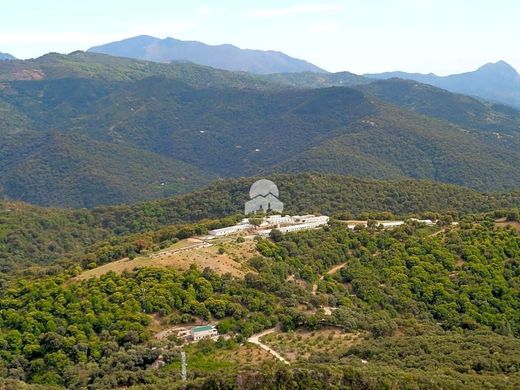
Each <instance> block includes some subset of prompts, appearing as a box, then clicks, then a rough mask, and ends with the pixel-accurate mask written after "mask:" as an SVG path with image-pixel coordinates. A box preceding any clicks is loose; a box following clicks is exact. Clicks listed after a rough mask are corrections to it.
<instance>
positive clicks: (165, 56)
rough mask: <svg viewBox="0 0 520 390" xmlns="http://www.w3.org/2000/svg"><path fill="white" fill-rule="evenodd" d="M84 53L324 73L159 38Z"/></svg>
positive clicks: (266, 56) (251, 53)
mask: <svg viewBox="0 0 520 390" xmlns="http://www.w3.org/2000/svg"><path fill="white" fill-rule="evenodd" d="M88 51H89V52H92V53H103V54H109V55H112V56H118V57H128V58H134V59H140V60H147V61H155V62H165V63H169V62H173V61H187V62H193V63H195V64H199V65H206V66H211V67H213V68H219V69H226V70H233V71H243V72H251V73H258V74H268V73H282V72H320V73H323V72H324V70H323V69H320V68H318V67H317V66H315V65H313V64H311V63H309V62H307V61H304V60H299V59H296V58H292V57H289V56H288V55H286V54H284V53H281V52H277V51H263V50H250V49H240V48H238V47H236V46H233V45H227V44H226V45H217V46H211V45H206V44H205V43H202V42H197V41H181V40H178V39H174V38H165V39H159V38H154V37H151V36H146V35H141V36H137V37H133V38H128V39H124V40H122V41H117V42H112V43H108V44H105V45H101V46H96V47H92V48H90V49H88Z"/></svg>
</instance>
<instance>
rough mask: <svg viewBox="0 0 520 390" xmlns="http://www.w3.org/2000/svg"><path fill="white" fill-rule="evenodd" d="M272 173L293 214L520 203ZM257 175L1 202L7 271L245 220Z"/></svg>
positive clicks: (457, 211) (2, 258)
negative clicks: (88, 202) (167, 189)
mask: <svg viewBox="0 0 520 390" xmlns="http://www.w3.org/2000/svg"><path fill="white" fill-rule="evenodd" d="M268 177H269V178H270V179H272V180H273V181H274V182H275V183H277V184H278V187H279V189H280V194H281V195H280V199H281V200H282V201H283V202H284V204H285V211H286V212H287V213H290V214H302V213H303V214H306V213H316V214H324V215H330V216H332V217H338V218H347V219H348V218H354V217H356V218H365V219H366V216H367V215H368V214H369V213H372V214H374V215H380V217H379V218H380V219H385V218H387V217H389V216H392V215H398V216H401V217H405V216H413V215H422V214H423V213H427V212H432V213H444V214H450V215H452V216H453V217H456V218H459V217H462V216H464V215H467V214H468V213H474V212H490V211H492V210H500V209H511V208H515V207H516V208H518V207H519V206H520V194H518V193H517V192H511V193H494V194H482V193H479V192H477V191H474V190H470V189H468V188H464V187H459V186H454V185H447V184H441V183H433V182H428V181H415V180H401V181H377V180H368V179H356V178H352V177H345V176H338V175H324V174H309V173H303V174H293V175H270V176H268ZM255 180H256V178H243V179H229V180H219V181H217V182H215V183H213V184H212V185H210V186H208V187H205V188H203V189H200V190H196V191H193V192H191V193H188V194H183V195H178V196H174V197H170V198H167V199H161V200H155V201H148V202H144V203H138V204H135V205H120V206H110V207H97V208H94V209H92V210H86V209H81V210H73V209H59V208H42V207H37V206H32V205H28V204H24V203H18V202H5V201H4V202H0V222H1V223H2V224H1V225H0V226H1V229H0V244H1V245H0V267H1V270H2V271H4V272H13V271H19V270H23V269H26V268H28V267H31V266H49V265H53V266H59V264H62V265H63V264H70V262H71V261H73V262H76V263H77V262H80V263H83V264H84V265H85V266H86V265H87V264H89V263H90V262H96V263H97V264H103V263H105V262H107V261H111V260H118V259H121V258H123V257H125V256H127V255H128V254H129V253H131V252H134V251H135V252H136V253H138V252H139V251H140V250H141V249H149V248H151V247H157V246H160V245H162V244H161V243H162V242H165V241H171V240H172V239H173V238H174V237H176V238H179V239H184V238H187V237H190V236H191V235H194V234H195V232H198V233H197V234H202V232H204V231H207V230H209V229H213V228H215V227H222V226H229V225H233V224H234V223H235V222H236V220H237V219H236V218H235V217H237V218H239V219H240V218H241V217H240V215H241V214H242V213H243V207H244V202H245V201H246V200H247V199H248V196H247V194H248V190H249V187H250V185H251V184H252V183H253V182H254V181H255ZM137 243H140V244H137ZM136 245H137V246H136ZM58 268H59V267H58Z"/></svg>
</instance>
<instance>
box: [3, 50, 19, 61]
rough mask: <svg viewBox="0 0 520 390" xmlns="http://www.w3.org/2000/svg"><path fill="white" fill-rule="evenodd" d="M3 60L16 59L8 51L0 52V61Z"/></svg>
mask: <svg viewBox="0 0 520 390" xmlns="http://www.w3.org/2000/svg"><path fill="white" fill-rule="evenodd" d="M5 60H16V57H15V56H13V55H11V54H9V53H2V52H0V61H5Z"/></svg>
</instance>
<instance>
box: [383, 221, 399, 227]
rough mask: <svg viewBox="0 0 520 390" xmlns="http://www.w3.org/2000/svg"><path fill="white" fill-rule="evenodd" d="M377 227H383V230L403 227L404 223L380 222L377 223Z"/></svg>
mask: <svg viewBox="0 0 520 390" xmlns="http://www.w3.org/2000/svg"><path fill="white" fill-rule="evenodd" d="M377 225H378V226H383V227H384V228H391V227H397V226H401V225H404V221H380V222H377Z"/></svg>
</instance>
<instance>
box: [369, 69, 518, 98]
mask: <svg viewBox="0 0 520 390" xmlns="http://www.w3.org/2000/svg"><path fill="white" fill-rule="evenodd" d="M364 76H365V77H369V78H374V79H390V78H395V77H397V78H402V79H408V80H415V81H418V82H421V83H425V84H431V85H433V86H436V87H439V88H443V89H446V90H448V91H451V92H456V93H462V94H465V95H470V96H476V97H480V98H482V99H485V100H489V101H493V102H499V103H502V104H506V105H509V106H513V107H517V108H520V75H519V74H518V72H517V71H516V70H515V69H514V68H513V67H512V66H511V65H509V64H507V63H506V62H504V61H498V62H496V63H489V64H486V65H484V66H482V67H480V68H478V69H477V70H476V71H474V72H467V73H461V74H454V75H450V76H436V75H435V74H433V73H430V74H421V73H405V72H386V73H376V74H366V75H364Z"/></svg>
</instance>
